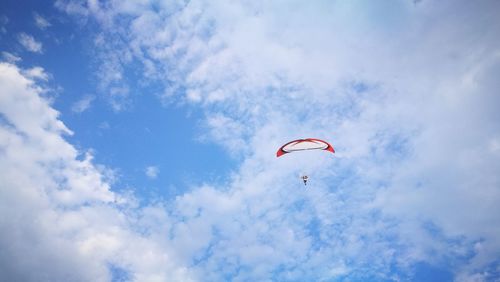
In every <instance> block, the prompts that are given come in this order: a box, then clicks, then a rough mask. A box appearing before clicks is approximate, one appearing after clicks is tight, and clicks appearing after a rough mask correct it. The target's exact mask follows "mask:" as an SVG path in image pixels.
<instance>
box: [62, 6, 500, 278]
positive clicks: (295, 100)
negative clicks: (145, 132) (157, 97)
mask: <svg viewBox="0 0 500 282" xmlns="http://www.w3.org/2000/svg"><path fill="white" fill-rule="evenodd" d="M498 5H499V4H498V3H497V2H495V1H485V2H481V3H473V2H470V1H462V2H460V3H459V4H457V3H456V2H451V1H442V2H440V3H435V2H433V3H430V2H429V1H420V2H416V3H412V2H410V1H406V2H405V1H400V2H396V3H391V4H390V5H389V4H381V3H375V2H368V1H356V2H349V3H341V2H331V3H316V4H310V3H306V4H304V3H302V2H296V3H293V4H291V3H290V2H286V3H285V2H279V1H278V2H265V1H263V2H259V1H257V2H255V1H253V2H244V3H237V2H233V3H230V4H228V3H227V2H224V3H221V2H217V1H216V2H214V1H210V2H204V1H190V2H189V3H183V2H173V3H169V4H160V3H157V2H153V1H152V2H148V1H145V2H140V3H138V2H133V3H132V2H127V1H110V2H109V3H107V5H103V4H100V2H95V1H89V2H81V3H80V4H75V2H71V3H69V2H68V3H66V2H65V1H58V7H60V8H61V9H63V10H65V11H67V12H69V13H73V14H76V15H77V16H79V17H81V16H83V17H86V19H88V18H90V19H93V20H96V21H97V22H98V23H99V24H100V25H101V27H102V31H101V32H102V33H103V34H106V36H107V37H106V38H110V40H108V41H102V40H101V41H97V42H96V43H97V46H98V47H99V48H101V50H102V56H103V58H108V59H106V60H105V63H104V64H103V67H104V68H107V69H109V70H113V71H112V72H108V73H112V74H113V76H112V77H106V78H104V80H105V83H103V85H104V87H110V89H112V87H113V83H114V82H116V81H120V80H126V76H125V75H124V68H125V67H126V65H127V64H130V63H132V62H134V63H135V62H140V63H141V64H142V65H143V67H144V72H145V79H147V80H155V79H158V80H159V81H167V83H165V95H164V97H163V98H164V99H167V100H175V99H182V100H186V101H189V102H191V103H195V104H197V105H199V106H200V107H201V108H202V109H204V110H205V112H206V115H207V117H208V118H207V120H206V128H207V133H206V137H207V138H210V139H211V140H214V142H217V143H219V144H221V145H223V146H225V147H226V148H227V149H228V151H230V152H231V153H233V154H235V155H237V157H239V158H241V166H240V168H239V169H238V171H237V173H236V175H235V176H234V178H233V179H232V181H231V183H229V184H228V186H227V187H211V186H210V185H206V186H203V187H199V188H197V189H194V190H193V191H192V192H190V193H186V194H184V195H182V196H179V197H178V198H177V199H176V200H175V202H174V205H175V207H173V208H172V207H171V208H170V209H171V211H170V214H171V216H172V218H174V222H175V224H174V227H173V228H172V230H171V233H170V234H171V236H172V237H171V238H170V240H171V241H172V242H173V245H172V248H173V249H175V252H176V253H177V254H178V256H179V257H180V259H181V260H182V261H183V263H186V264H187V265H192V266H193V269H195V270H196V271H197V272H199V273H202V275H204V276H201V277H209V280H221V279H232V280H265V279H273V278H274V279H277V280H321V279H333V278H336V277H344V278H345V277H347V278H350V279H354V280H355V279H357V278H360V277H361V279H362V278H363V277H365V278H366V276H369V277H379V278H380V279H384V280H389V279H396V280H397V279H401V278H403V279H404V278H406V279H409V278H411V275H412V274H411V273H412V268H414V267H415V264H416V263H418V262H426V263H428V264H432V265H437V266H444V267H446V268H448V270H450V271H453V272H454V274H455V276H456V278H457V279H464V280H467V279H473V278H479V279H485V280H486V279H491V277H493V276H494V275H496V274H495V273H498V270H497V267H498V258H497V254H498V251H499V250H500V243H499V238H500V235H499V234H500V230H499V227H498V224H497V223H498V222H499V221H500V218H499V214H500V213H499V212H498V208H497V207H495V203H497V202H498V201H499V200H500V191H499V187H500V179H499V178H498V176H497V174H498V173H496V172H497V171H499V165H498V164H499V163H500V159H499V158H500V156H499V154H498V150H497V149H495V148H497V146H496V145H495V144H497V143H498V140H499V135H498V132H500V126H499V123H498V120H500V119H499V116H498V111H497V109H496V108H497V105H499V104H500V103H499V102H500V101H499V96H498V94H497V89H498V86H499V85H498V80H497V79H495V74H496V73H498V68H499V66H500V61H499V59H500V58H499V56H498V38H500V26H499V21H498V20H497V16H496V11H497V10H498V8H499V7H498ZM450 11H453V13H450ZM110 50H112V51H113V52H110ZM116 54H119V55H118V56H120V57H123V58H125V59H124V60H117V59H116V56H117V55H116ZM184 90H185V91H184ZM183 94H185V95H183ZM300 136H312V137H315V136H317V137H323V136H326V137H328V138H329V139H331V141H332V143H333V144H334V146H336V148H337V152H338V153H337V156H338V157H337V158H336V159H334V160H332V159H329V158H325V157H324V156H323V155H313V156H303V155H301V156H287V159H280V160H276V159H275V158H274V157H273V154H274V150H275V148H277V147H278V146H279V145H280V144H281V143H283V142H285V141H286V140H288V139H290V138H295V137H300ZM241 147H243V148H244V149H243V150H242V149H241ZM304 170H305V171H307V172H314V173H312V177H311V187H312V186H314V189H310V190H307V191H303V190H300V189H302V187H300V182H299V181H298V180H297V177H296V176H297V175H298V174H299V173H300V172H301V171H304ZM297 182H299V183H298V184H297ZM297 185H298V186H299V187H300V188H299V187H297ZM479 203H480V204H479ZM447 263H448V265H447ZM394 268H395V269H398V270H399V271H397V270H396V271H395V270H394ZM405 275H406V276H405ZM492 275H493V276H492Z"/></svg>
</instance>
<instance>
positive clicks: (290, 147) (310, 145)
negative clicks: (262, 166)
mask: <svg viewBox="0 0 500 282" xmlns="http://www.w3.org/2000/svg"><path fill="white" fill-rule="evenodd" d="M304 150H325V151H330V152H332V153H335V150H334V149H333V146H332V145H330V144H329V143H328V142H326V141H324V140H321V139H316V138H306V139H297V140H293V141H290V142H288V143H286V144H285V145H283V146H281V148H279V149H278V152H276V157H281V156H283V155H284V154H287V153H292V152H296V151H304Z"/></svg>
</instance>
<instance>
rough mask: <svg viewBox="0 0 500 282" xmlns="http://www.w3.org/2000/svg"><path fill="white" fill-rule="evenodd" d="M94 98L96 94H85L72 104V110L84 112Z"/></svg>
mask: <svg viewBox="0 0 500 282" xmlns="http://www.w3.org/2000/svg"><path fill="white" fill-rule="evenodd" d="M94 100H95V96H94V95H85V96H84V97H83V98H82V99H80V100H78V101H76V102H75V103H73V105H72V106H71V111H73V112H74V113H78V114H80V113H83V112H85V111H86V110H88V109H89V108H90V106H91V104H92V102H93V101H94Z"/></svg>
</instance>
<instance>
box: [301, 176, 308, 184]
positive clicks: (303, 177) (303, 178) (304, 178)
mask: <svg viewBox="0 0 500 282" xmlns="http://www.w3.org/2000/svg"><path fill="white" fill-rule="evenodd" d="M301 178H302V181H304V185H307V179H309V177H307V175H304V176H302V177H301Z"/></svg>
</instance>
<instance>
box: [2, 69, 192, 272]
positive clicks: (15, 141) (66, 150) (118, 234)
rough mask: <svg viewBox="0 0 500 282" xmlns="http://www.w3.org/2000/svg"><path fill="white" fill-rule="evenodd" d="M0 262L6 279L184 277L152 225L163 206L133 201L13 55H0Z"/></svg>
mask: <svg viewBox="0 0 500 282" xmlns="http://www.w3.org/2000/svg"><path fill="white" fill-rule="evenodd" d="M0 86H1V87H0V88H1V94H0V114H1V115H0V152H1V154H0V168H1V169H0V178H1V179H2V184H1V185H0V214H1V216H0V233H1V235H0V247H1V249H2V252H1V254H0V272H1V273H2V279H5V280H9V281H19V280H22V281H39V280H48V281H49V280H50V281H109V280H110V279H111V278H112V277H113V275H116V273H118V272H120V271H121V272H120V273H122V274H123V273H125V274H123V275H125V276H128V277H129V278H130V279H136V280H139V281H165V280H167V279H172V280H178V281H180V280H182V281H189V280H190V274H189V273H188V271H187V269H186V268H183V267H180V266H178V265H177V260H176V259H175V256H174V255H172V254H171V252H170V251H169V248H168V247H166V246H165V245H166V243H167V242H166V240H162V239H161V235H158V233H157V232H158V229H160V227H159V225H158V224H157V223H158V222H157V221H158V218H162V217H163V218H162V221H161V224H162V225H161V226H162V227H163V228H164V229H166V230H168V228H169V227H168V226H169V224H168V220H165V219H164V218H165V217H166V215H165V212H164V209H163V208H162V207H153V206H151V207H147V208H145V209H134V210H133V212H130V211H129V210H130V209H131V208H133V207H134V205H135V204H134V201H133V199H131V198H130V197H126V196H123V195H119V194H116V193H114V192H112V191H111V190H110V187H109V184H108V182H107V180H106V177H105V175H106V173H105V172H103V171H102V170H101V169H99V168H98V167H96V166H95V165H94V164H93V162H92V157H91V155H90V154H83V155H82V154H81V153H80V152H78V151H77V150H76V149H75V148H74V147H73V146H72V145H71V144H69V143H68V142H66V140H65V139H64V135H66V134H72V132H71V131H70V130H69V129H68V128H66V126H65V125H64V124H63V123H62V122H61V121H60V120H59V119H58V112H57V111H55V110H54V109H52V108H51V107H50V105H49V104H48V102H47V101H46V100H45V99H44V98H42V97H41V96H40V93H41V92H42V91H43V89H42V88H41V87H40V86H39V85H37V84H36V83H35V82H34V81H33V80H31V79H30V78H28V77H26V76H24V75H23V72H22V71H21V70H19V69H18V68H17V67H16V66H15V65H11V64H6V63H1V64H0Z"/></svg>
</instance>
